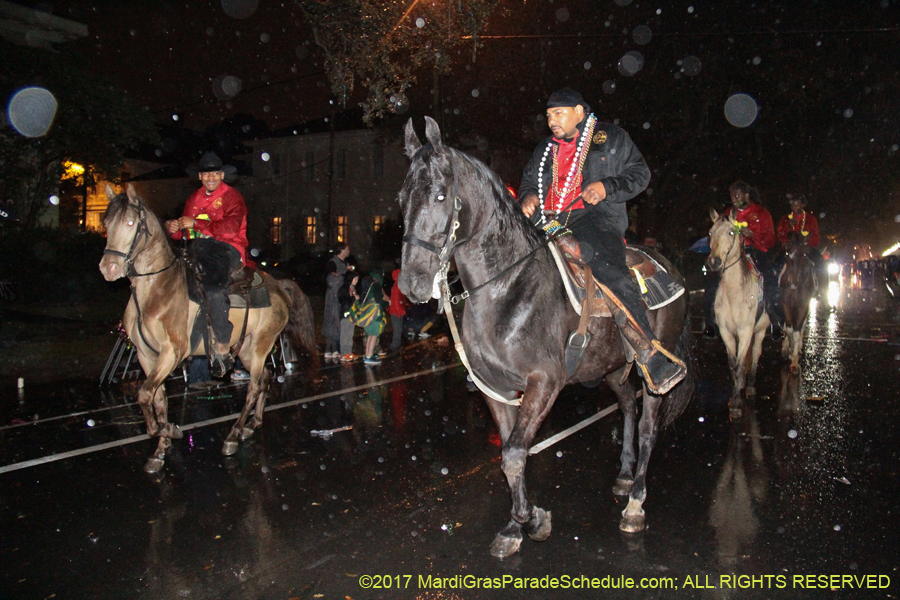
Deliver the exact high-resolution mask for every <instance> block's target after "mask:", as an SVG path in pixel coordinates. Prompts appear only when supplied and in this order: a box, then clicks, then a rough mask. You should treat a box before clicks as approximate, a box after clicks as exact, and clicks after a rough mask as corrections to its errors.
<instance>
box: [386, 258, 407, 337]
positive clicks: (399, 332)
mask: <svg viewBox="0 0 900 600" xmlns="http://www.w3.org/2000/svg"><path fill="white" fill-rule="evenodd" d="M391 277H392V278H393V279H394V287H393V288H391V308H390V310H389V312H390V314H391V327H392V328H393V330H394V331H393V335H392V337H391V345H390V348H389V350H390V351H391V352H396V351H397V350H399V349H400V343H401V340H402V338H403V317H404V316H405V315H406V308H407V307H408V306H409V300H408V299H407V297H406V296H404V295H403V292H401V291H400V286H399V285H397V282H398V281H399V280H400V269H394V272H393V273H391Z"/></svg>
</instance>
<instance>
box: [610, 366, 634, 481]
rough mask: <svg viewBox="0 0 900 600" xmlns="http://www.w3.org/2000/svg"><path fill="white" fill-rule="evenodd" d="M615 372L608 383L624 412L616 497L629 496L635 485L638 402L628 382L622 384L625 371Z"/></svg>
mask: <svg viewBox="0 0 900 600" xmlns="http://www.w3.org/2000/svg"><path fill="white" fill-rule="evenodd" d="M627 368H628V367H627V366H625V367H622V368H621V369H619V370H617V371H614V372H612V373H610V374H609V375H607V376H606V383H607V385H609V387H610V389H612V391H613V392H614V393H615V394H616V397H617V398H618V399H619V410H621V411H622V415H623V416H624V422H623V425H622V456H621V459H620V460H621V462H622V467H621V468H620V469H619V475H618V477H616V484H615V485H614V486H613V494H615V495H616V496H627V495H628V494H629V493H630V492H631V486H632V485H633V484H634V463H635V454H634V430H635V425H636V422H637V401H636V400H635V397H634V388H633V387H632V386H631V384H630V383H628V382H627V381H626V382H625V383H621V384H620V382H621V381H622V375H623V374H624V372H625V369H627Z"/></svg>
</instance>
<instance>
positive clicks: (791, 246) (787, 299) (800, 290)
mask: <svg viewBox="0 0 900 600" xmlns="http://www.w3.org/2000/svg"><path fill="white" fill-rule="evenodd" d="M785 250H786V255H785V259H784V268H783V269H782V270H781V276H780V277H779V278H778V285H779V286H781V303H782V306H784V334H785V335H784V341H782V343H781V356H782V358H784V360H789V361H791V367H790V369H791V373H794V374H797V373H799V372H800V352H801V351H802V350H803V335H804V333H806V321H807V319H808V317H809V302H810V300H812V298H813V296H814V295H815V294H816V264H815V263H814V262H813V260H812V258H810V252H815V250H813V249H811V248H810V247H809V246H807V245H806V244H805V243H804V241H803V238H802V237H800V236H799V235H798V234H796V233H794V232H791V236H790V237H789V238H788V244H787V248H786V249H785Z"/></svg>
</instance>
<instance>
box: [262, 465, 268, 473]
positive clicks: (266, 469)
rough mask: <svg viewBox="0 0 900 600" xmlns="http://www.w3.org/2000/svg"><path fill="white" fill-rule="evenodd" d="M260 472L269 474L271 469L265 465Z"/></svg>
mask: <svg viewBox="0 0 900 600" xmlns="http://www.w3.org/2000/svg"><path fill="white" fill-rule="evenodd" d="M260 471H262V472H263V473H268V472H269V467H267V466H265V465H263V467H262V468H260Z"/></svg>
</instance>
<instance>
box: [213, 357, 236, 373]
mask: <svg viewBox="0 0 900 600" xmlns="http://www.w3.org/2000/svg"><path fill="white" fill-rule="evenodd" d="M233 366H234V359H233V358H231V354H219V353H218V352H216V353H215V354H212V355H211V356H210V357H209V374H210V376H211V377H224V376H225V374H226V373H228V371H230V370H231V368H232V367H233Z"/></svg>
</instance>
